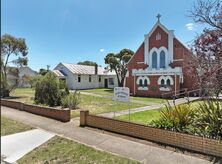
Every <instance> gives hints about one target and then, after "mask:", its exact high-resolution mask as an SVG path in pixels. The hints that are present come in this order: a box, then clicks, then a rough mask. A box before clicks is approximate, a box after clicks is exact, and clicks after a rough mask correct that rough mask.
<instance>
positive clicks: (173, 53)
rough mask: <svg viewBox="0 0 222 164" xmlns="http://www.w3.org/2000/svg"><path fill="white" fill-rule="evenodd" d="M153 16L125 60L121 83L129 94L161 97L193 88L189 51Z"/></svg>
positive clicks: (194, 84)
mask: <svg viewBox="0 0 222 164" xmlns="http://www.w3.org/2000/svg"><path fill="white" fill-rule="evenodd" d="M157 18H158V19H157V22H156V24H155V25H154V27H153V28H152V29H151V31H150V32H149V33H148V34H146V35H145V37H144V41H143V42H142V44H141V45H140V47H139V48H138V50H137V51H136V52H135V54H134V55H133V56H132V58H131V59H130V61H129V62H128V64H127V68H128V72H127V75H126V78H125V86H126V87H129V89H130V92H131V94H132V95H137V96H152V97H162V96H163V95H168V96H169V95H176V94H178V93H179V92H181V91H182V90H193V89H195V88H196V87H195V86H196V83H197V82H196V81H197V80H196V79H197V78H196V76H195V73H194V71H192V70H191V69H190V68H191V67H190V66H191V64H192V60H193V57H194V56H193V54H192V52H191V51H190V50H189V48H187V47H186V46H185V45H184V44H182V43H181V42H180V41H179V40H178V39H177V38H176V36H175V35H174V30H168V29H167V28H166V27H165V26H164V25H163V24H161V22H160V15H159V14H158V16H157Z"/></svg>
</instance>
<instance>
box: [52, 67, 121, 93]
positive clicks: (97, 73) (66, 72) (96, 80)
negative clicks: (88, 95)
mask: <svg viewBox="0 0 222 164" xmlns="http://www.w3.org/2000/svg"><path fill="white" fill-rule="evenodd" d="M53 72H54V73H55V75H56V76H57V77H58V78H59V79H60V80H65V81H66V84H67V87H68V88H69V89H92V88H114V87H117V86H118V81H117V76H116V73H115V72H114V71H112V72H111V71H108V70H106V69H104V68H103V67H98V66H86V65H78V64H69V63H59V64H58V65H57V66H56V67H55V68H54V70H53Z"/></svg>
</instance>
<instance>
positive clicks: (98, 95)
mask: <svg viewBox="0 0 222 164" xmlns="http://www.w3.org/2000/svg"><path fill="white" fill-rule="evenodd" d="M80 93H81V94H83V95H89V96H94V97H102V98H107V99H112V98H113V97H112V96H107V95H100V94H96V93H90V92H81V91H80ZM130 101H131V102H134V103H138V104H143V105H146V106H149V105H155V104H157V103H154V102H146V101H141V100H133V99H132V98H131V100H130Z"/></svg>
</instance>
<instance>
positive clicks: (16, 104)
mask: <svg viewBox="0 0 222 164" xmlns="http://www.w3.org/2000/svg"><path fill="white" fill-rule="evenodd" d="M1 105H3V106H7V107H11V108H15V109H19V110H21V108H22V105H23V103H21V102H17V101H9V100H2V99H1Z"/></svg>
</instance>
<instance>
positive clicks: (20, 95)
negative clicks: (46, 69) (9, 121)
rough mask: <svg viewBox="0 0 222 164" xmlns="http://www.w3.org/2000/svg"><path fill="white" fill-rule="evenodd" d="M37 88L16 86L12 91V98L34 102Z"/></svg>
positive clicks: (24, 101) (29, 102)
mask: <svg viewBox="0 0 222 164" xmlns="http://www.w3.org/2000/svg"><path fill="white" fill-rule="evenodd" d="M34 95H35V89H32V88H16V89H15V90H13V91H12V92H11V93H10V96H12V100H15V101H20V102H23V103H28V104H33V103H34Z"/></svg>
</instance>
